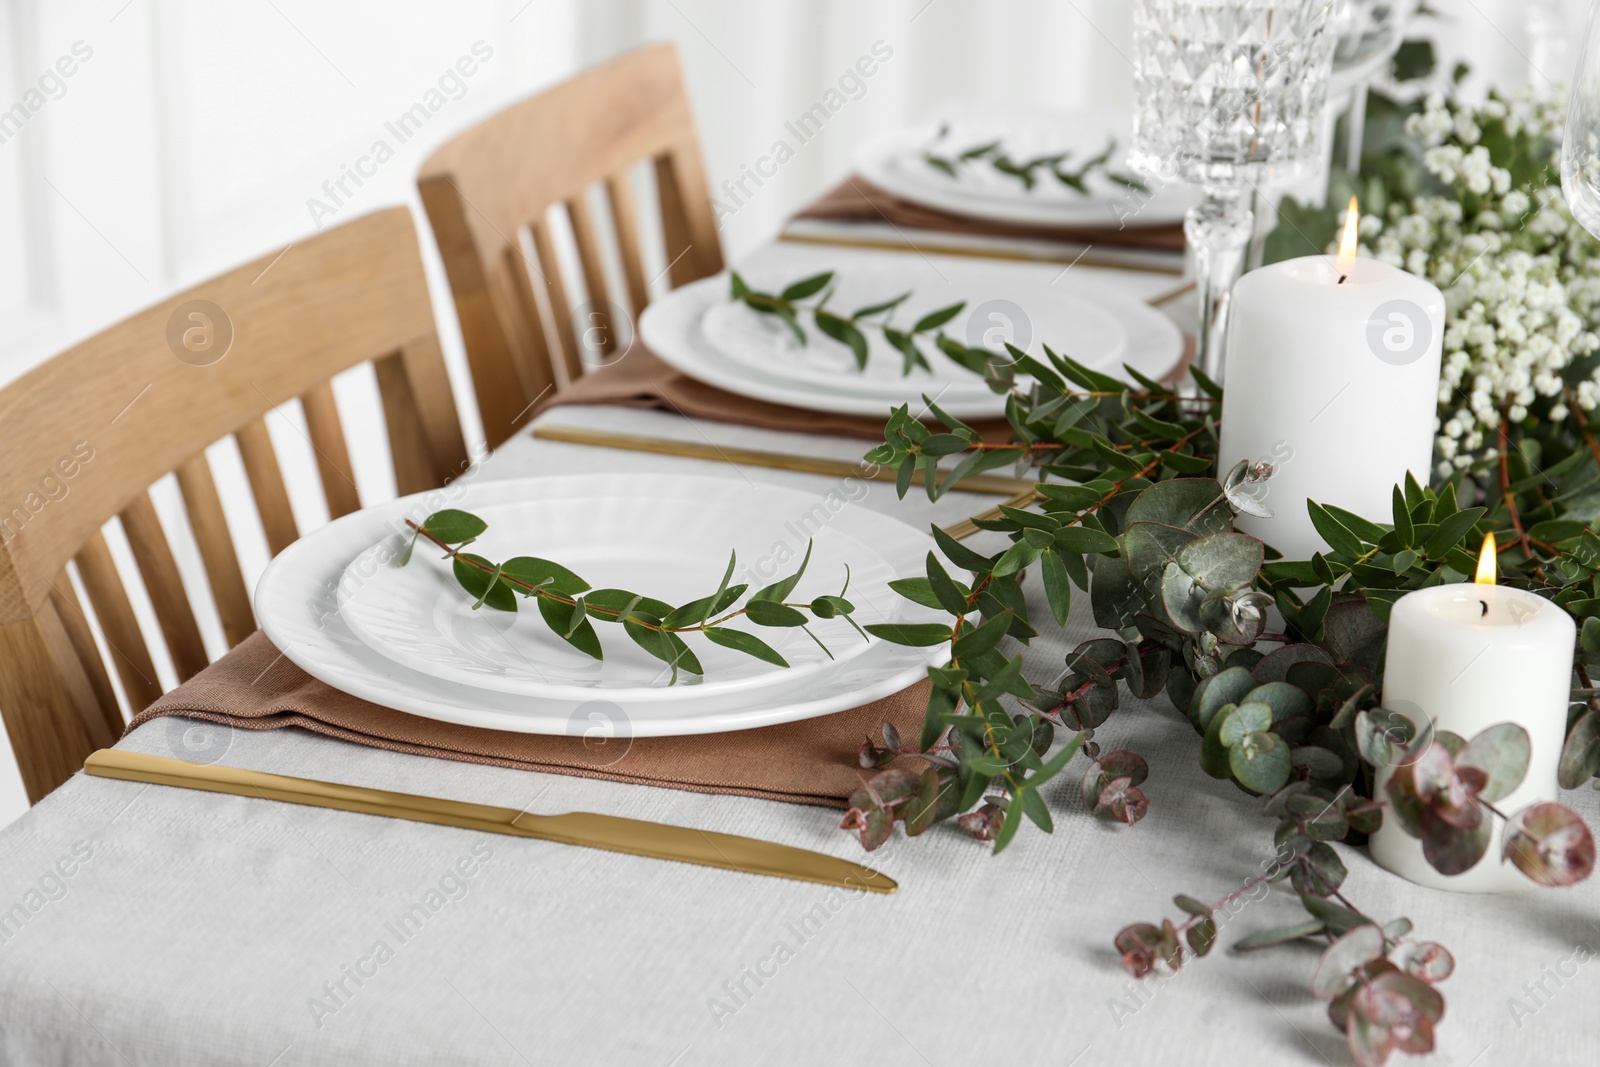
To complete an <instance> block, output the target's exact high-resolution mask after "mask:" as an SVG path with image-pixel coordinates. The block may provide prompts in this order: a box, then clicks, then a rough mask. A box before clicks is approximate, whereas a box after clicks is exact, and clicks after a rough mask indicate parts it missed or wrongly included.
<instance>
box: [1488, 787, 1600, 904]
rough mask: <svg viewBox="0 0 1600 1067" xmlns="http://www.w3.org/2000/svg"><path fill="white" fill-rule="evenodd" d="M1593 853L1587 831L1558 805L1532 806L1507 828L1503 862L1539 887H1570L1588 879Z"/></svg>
mask: <svg viewBox="0 0 1600 1067" xmlns="http://www.w3.org/2000/svg"><path fill="white" fill-rule="evenodd" d="M1594 851H1595V850H1594V835H1593V834H1591V833H1590V832H1589V827H1588V826H1587V825H1585V824H1584V821H1583V820H1582V819H1580V818H1579V817H1578V816H1577V815H1575V814H1573V813H1572V812H1571V811H1569V810H1568V809H1566V808H1564V807H1562V806H1561V805H1560V804H1550V803H1544V804H1535V805H1534V806H1533V807H1531V808H1528V809H1526V810H1525V811H1521V812H1518V813H1517V814H1516V815H1515V816H1514V817H1513V818H1512V819H1511V822H1510V824H1509V825H1508V826H1507V827H1506V835H1505V858H1506V859H1508V860H1510V861H1511V862H1512V863H1514V864H1516V867H1517V870H1519V871H1521V872H1522V873H1523V874H1525V875H1527V876H1528V877H1529V878H1531V879H1533V880H1534V881H1535V882H1538V883H1539V884H1540V885H1546V886H1566V885H1573V884H1574V883H1577V882H1581V881H1583V880H1584V879H1586V878H1588V877H1589V875H1590V873H1591V872H1593V870H1594Z"/></svg>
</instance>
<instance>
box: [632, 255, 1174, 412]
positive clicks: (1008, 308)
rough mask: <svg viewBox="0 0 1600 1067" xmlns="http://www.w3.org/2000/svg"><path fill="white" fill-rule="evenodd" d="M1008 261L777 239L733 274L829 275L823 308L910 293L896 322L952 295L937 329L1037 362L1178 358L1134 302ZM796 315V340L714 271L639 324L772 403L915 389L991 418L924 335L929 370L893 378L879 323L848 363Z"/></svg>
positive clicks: (758, 282) (1145, 370)
mask: <svg viewBox="0 0 1600 1067" xmlns="http://www.w3.org/2000/svg"><path fill="white" fill-rule="evenodd" d="M1016 266H1017V265H1016V264H992V263H985V262H982V261H976V260H969V259H961V258H957V257H941V258H939V260H938V262H937V263H933V262H930V261H929V258H928V257H923V256H918V255H915V254H906V253H898V252H876V251H872V252H868V251H861V250H855V249H842V248H832V247H828V248H820V247H813V246H803V245H783V244H779V245H775V246H772V247H770V248H767V249H763V250H762V251H761V252H760V253H758V255H757V256H756V257H753V258H752V260H751V261H750V262H748V263H747V264H745V265H743V266H741V268H740V274H741V276H743V277H744V278H745V280H746V281H747V282H748V283H749V284H750V285H751V286H752V287H753V288H755V289H757V290H759V291H762V292H777V291H779V290H781V289H782V288H783V287H784V286H785V285H788V284H790V283H791V282H795V281H798V280H799V279H801V278H804V277H806V276H808V274H814V273H818V272H820V271H824V270H833V271H835V272H836V275H837V281H838V284H839V287H840V290H841V291H840V293H839V294H837V295H836V296H835V297H834V298H833V299H832V300H831V301H830V302H829V306H830V307H835V308H839V309H842V310H843V311H844V312H845V313H846V314H848V313H849V312H850V311H853V310H854V309H855V308H857V307H863V306H866V305H868V304H871V303H873V302H875V301H881V300H887V299H889V298H892V297H895V296H898V295H899V294H900V293H903V292H906V291H907V290H911V291H912V293H913V296H912V298H911V300H908V301H907V303H906V304H905V305H903V306H902V307H901V308H900V309H898V310H897V311H896V313H895V315H894V318H893V319H892V320H891V321H892V323H893V324H894V325H896V326H898V327H899V328H901V329H906V328H909V327H910V325H911V324H913V323H915V321H916V320H917V318H919V317H920V316H921V314H923V313H925V312H927V311H931V310H933V309H935V308H941V307H948V306H950V305H952V304H956V303H963V302H964V303H965V304H966V307H965V308H964V309H963V311H962V312H961V314H960V315H958V316H957V317H956V318H955V319H953V320H952V321H951V322H950V323H948V324H946V325H945V326H943V327H942V328H941V329H942V330H943V332H944V333H946V334H948V335H949V336H951V337H953V338H955V339H956V340H959V341H962V342H964V343H967V344H969V345H973V346H975V347H985V348H991V349H995V350H1000V349H1001V347H1002V346H1001V342H1002V341H1004V342H1009V343H1012V344H1016V345H1017V346H1018V347H1020V348H1022V349H1024V350H1025V351H1027V352H1028V353H1029V354H1030V355H1034V356H1035V357H1037V358H1041V359H1042V358H1043V353H1044V347H1045V345H1049V346H1050V347H1051V348H1052V349H1053V350H1054V351H1056V352H1058V353H1061V354H1063V355H1067V356H1071V357H1072V358H1073V359H1076V360H1077V361H1078V362H1080V363H1083V364H1084V365H1086V366H1088V367H1091V368H1093V369H1095V370H1099V371H1101V372H1103V373H1106V374H1111V375H1115V376H1118V377H1121V376H1122V367H1123V364H1127V365H1129V366H1131V367H1133V368H1134V369H1136V370H1138V371H1139V373H1141V374H1144V375H1148V376H1149V377H1151V378H1157V379H1159V378H1161V377H1163V376H1165V375H1167V374H1169V373H1170V372H1171V371H1172V370H1173V368H1175V367H1176V366H1177V365H1178V362H1179V361H1180V360H1181V359H1182V357H1183V334H1182V333H1181V331H1180V330H1179V329H1178V327H1177V325H1176V324H1175V323H1174V322H1173V321H1172V320H1171V319H1169V318H1168V317H1167V316H1165V315H1163V314H1162V313H1161V312H1159V311H1157V310H1156V309H1154V308H1152V307H1150V306H1149V305H1148V304H1146V303H1145V302H1143V301H1141V300H1138V299H1136V298H1134V297H1132V296H1129V295H1127V294H1126V293H1122V292H1118V291H1116V290H1114V289H1111V288H1109V287H1108V286H1105V285H1102V284H1097V283H1095V282H1091V281H1087V280H1083V279H1081V278H1079V277H1078V276H1077V275H1075V274H1074V273H1073V272H1071V271H1067V272H1062V271H1060V270H1059V269H1053V270H1050V271H1047V272H1043V274H1042V277H1041V273H1040V272H1039V271H1037V270H1030V271H1028V272H1027V273H1026V274H1024V273H1023V272H1021V271H1018V270H1016V269H1015V268H1016ZM1052 276H1053V277H1055V278H1056V281H1055V283H1054V284H1050V278H1051V277H1052ZM801 321H802V326H803V327H804V329H805V332H806V336H807V344H806V345H805V346H804V347H801V346H800V345H799V344H798V343H797V342H796V341H795V340H794V338H793V335H792V334H790V333H789V332H788V330H787V328H786V327H785V326H784V325H783V324H782V323H781V322H778V321H776V320H774V319H773V318H772V317H771V316H766V315H761V314H759V313H757V312H755V311H753V310H751V309H750V308H748V307H746V306H744V305H743V304H742V303H737V302H735V301H734V300H733V298H732V296H731V294H730V281H729V277H728V275H727V274H719V275H715V276H714V277H711V278H703V279H701V280H700V281H697V282H692V283H690V284H689V285H685V286H682V287H680V288H678V289H674V290H673V291H672V292H670V293H668V294H667V295H666V296H664V297H662V298H661V299H660V300H657V301H655V302H654V303H652V304H650V306H649V307H647V308H645V311H644V314H643V316H641V318H640V320H639V331H640V337H641V339H642V340H643V341H644V343H645V344H646V345H647V346H648V347H649V348H650V350H651V351H652V352H654V353H655V354H656V355H658V356H660V357H661V358H662V359H663V360H665V361H666V362H667V363H669V364H671V365H672V366H674V367H676V368H677V369H678V370H680V371H682V372H683V373H684V374H687V375H689V376H690V377H691V378H695V379H698V380H699V381H703V382H706V383H707V384H710V385H714V386H717V387H718V388H720V389H725V390H727V391H728V392H730V393H736V394H738V395H740V396H749V397H754V398H756V399H758V400H766V401H770V402H772V403H775V404H787V405H790V406H792V407H799V408H808V409H811V410H816V411H827V412H833V413H837V414H847V415H867V416H882V417H886V416H887V415H888V413H889V411H890V409H891V408H893V407H896V406H898V405H900V404H910V405H911V406H912V409H913V410H914V411H919V412H920V411H921V410H922V399H921V398H922V396H923V395H924V394H926V395H928V396H930V397H933V398H935V400H936V401H937V402H938V404H939V406H940V407H941V408H943V409H945V410H946V411H948V412H949V413H950V414H952V415H954V416H955V417H956V418H960V419H967V418H974V419H982V418H995V417H999V416H1001V415H1003V414H1004V413H1005V397H1004V396H1001V395H998V394H996V393H993V392H991V391H990V390H989V388H988V387H987V386H986V385H985V384H984V382H983V380H982V379H981V378H979V377H978V376H977V375H976V374H973V373H972V372H971V371H969V370H967V369H966V368H965V367H962V366H960V365H959V364H957V363H955V362H954V361H953V360H951V359H950V357H949V356H946V355H945V354H944V353H943V352H940V351H939V350H938V349H937V348H936V347H935V345H934V344H933V341H932V339H931V338H925V339H923V340H922V341H921V342H920V345H919V347H920V348H921V349H922V351H923V353H924V356H925V358H926V359H927V361H928V364H929V367H930V368H931V369H929V370H923V369H921V368H916V369H913V370H912V372H911V373H910V374H909V375H903V374H902V373H901V371H902V368H903V362H904V361H903V359H902V358H901V355H900V353H899V352H897V351H895V350H894V349H893V348H892V347H891V346H890V345H889V344H888V343H887V342H885V341H884V340H883V338H882V331H881V330H878V329H875V328H873V329H867V330H864V331H863V332H864V333H865V334H866V336H867V339H868V345H869V355H868V361H867V367H866V370H865V371H861V370H857V369H856V364H855V358H854V356H853V354H852V353H851V351H850V349H849V348H848V347H847V346H845V345H843V344H841V343H840V342H838V341H835V340H833V339H832V338H830V337H827V336H825V335H823V334H822V332H821V331H820V330H818V329H816V327H815V325H814V323H812V321H811V318H810V316H803V317H802V320H801Z"/></svg>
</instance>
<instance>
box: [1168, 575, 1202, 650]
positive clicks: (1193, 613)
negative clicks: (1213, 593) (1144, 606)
mask: <svg viewBox="0 0 1600 1067" xmlns="http://www.w3.org/2000/svg"><path fill="white" fill-rule="evenodd" d="M1204 601H1205V590H1204V589H1202V588H1200V586H1199V585H1198V584H1197V583H1196V582H1195V580H1194V576H1193V575H1191V574H1190V573H1189V572H1188V571H1185V570H1184V569H1183V568H1182V567H1180V566H1179V565H1178V561H1177V560H1173V561H1172V562H1171V563H1168V564H1167V566H1166V569H1165V570H1164V571H1163V572H1162V574H1161V604H1162V607H1163V608H1165V609H1166V614H1167V618H1169V619H1171V620H1172V623H1173V625H1174V626H1176V627H1178V629H1180V630H1184V631H1186V632H1188V633H1192V634H1197V633H1201V632H1202V631H1204V630H1205V628H1206V623H1205V620H1204V619H1203V618H1201V616H1200V606H1201V604H1202V603H1203V602H1204Z"/></svg>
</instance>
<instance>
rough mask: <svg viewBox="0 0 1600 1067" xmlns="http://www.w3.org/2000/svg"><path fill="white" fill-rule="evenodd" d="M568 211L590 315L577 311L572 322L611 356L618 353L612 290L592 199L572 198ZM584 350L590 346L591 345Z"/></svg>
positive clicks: (569, 200) (570, 317)
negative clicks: (592, 209) (590, 203)
mask: <svg viewBox="0 0 1600 1067" xmlns="http://www.w3.org/2000/svg"><path fill="white" fill-rule="evenodd" d="M566 209H567V218H568V219H570V220H571V222H572V239H573V242H574V243H575V244H576V245H577V246H578V265H579V266H580V267H581V268H582V270H583V288H584V295H585V307H586V308H587V313H586V314H584V315H581V316H579V315H577V314H576V312H575V311H574V313H573V314H571V315H569V316H568V319H569V321H571V322H572V324H573V329H575V330H576V331H577V332H578V333H579V334H585V333H587V334H588V335H589V336H591V337H593V338H594V339H595V342H596V343H597V345H598V347H599V350H600V352H601V353H602V354H604V355H606V356H610V355H612V354H614V353H615V351H616V330H615V329H614V327H613V326H612V323H611V296H610V289H611V287H610V286H609V285H608V284H607V282H606V271H605V259H604V256H603V255H602V253H601V251H600V238H599V235H598V234H597V233H596V232H595V221H594V213H593V212H591V211H590V210H589V201H588V199H587V198H586V197H584V196H582V195H579V196H574V197H571V198H570V199H568V200H567V202H566ZM584 347H585V348H587V347H588V345H587V343H586V344H585V346H584Z"/></svg>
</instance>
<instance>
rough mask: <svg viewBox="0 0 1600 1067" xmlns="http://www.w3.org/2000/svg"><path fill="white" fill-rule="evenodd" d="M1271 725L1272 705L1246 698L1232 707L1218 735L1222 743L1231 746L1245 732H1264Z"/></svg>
mask: <svg viewBox="0 0 1600 1067" xmlns="http://www.w3.org/2000/svg"><path fill="white" fill-rule="evenodd" d="M1271 726H1272V706H1271V705H1270V704H1262V703H1260V702H1259V701H1252V700H1246V701H1245V702H1244V703H1242V704H1240V705H1239V706H1238V707H1236V708H1234V709H1233V714H1232V715H1229V716H1228V721H1227V722H1226V723H1224V724H1223V727H1222V732H1221V734H1220V735H1219V737H1220V739H1221V741H1222V743H1223V744H1224V745H1226V746H1227V747H1228V748H1233V747H1234V746H1235V745H1237V744H1239V742H1240V741H1242V740H1243V739H1244V737H1245V735H1246V734H1256V733H1265V732H1266V731H1267V730H1268V729H1270V728H1271Z"/></svg>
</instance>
